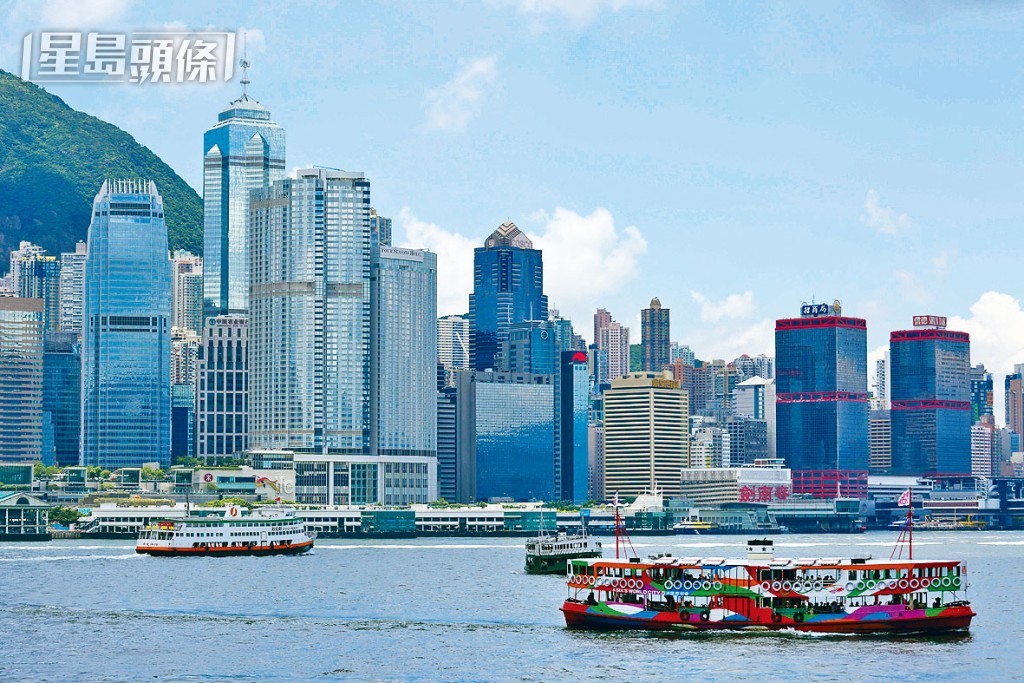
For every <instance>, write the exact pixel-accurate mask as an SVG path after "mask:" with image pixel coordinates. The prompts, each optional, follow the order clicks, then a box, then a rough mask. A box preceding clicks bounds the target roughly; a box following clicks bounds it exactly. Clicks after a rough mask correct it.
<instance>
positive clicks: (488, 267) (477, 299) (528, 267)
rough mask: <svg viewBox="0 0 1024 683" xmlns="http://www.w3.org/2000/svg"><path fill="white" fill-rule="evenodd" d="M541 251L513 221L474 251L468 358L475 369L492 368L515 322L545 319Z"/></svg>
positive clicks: (546, 303)
mask: <svg viewBox="0 0 1024 683" xmlns="http://www.w3.org/2000/svg"><path fill="white" fill-rule="evenodd" d="M547 317H548V298H547V297H546V296H545V295H544V263H543V261H542V259H541V253H540V250H538V249H534V248H533V243H532V242H531V241H530V238H528V237H527V236H526V235H525V234H523V232H522V231H520V230H519V228H517V227H516V226H515V224H514V223H511V222H508V223H503V224H502V225H501V226H500V227H499V228H498V229H497V230H495V231H494V232H493V233H491V236H490V237H488V238H487V241H486V242H484V246H483V247H477V248H476V249H475V250H474V251H473V292H472V294H470V295H469V356H470V367H471V368H473V369H475V370H487V369H493V368H496V367H497V365H496V364H495V356H496V355H497V354H498V352H499V351H500V349H501V343H502V342H503V341H505V340H506V339H507V338H508V329H509V327H510V326H511V325H513V324H514V323H521V322H524V321H527V320H547Z"/></svg>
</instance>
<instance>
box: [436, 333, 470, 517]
mask: <svg viewBox="0 0 1024 683" xmlns="http://www.w3.org/2000/svg"><path fill="white" fill-rule="evenodd" d="M437 362H438V363H439V364H440V365H441V367H442V368H443V371H444V385H445V386H452V384H453V382H454V381H455V379H454V377H455V371H457V370H468V369H469V318H467V317H466V316H464V315H446V316H444V317H443V318H438V319H437ZM442 497H443V495H442Z"/></svg>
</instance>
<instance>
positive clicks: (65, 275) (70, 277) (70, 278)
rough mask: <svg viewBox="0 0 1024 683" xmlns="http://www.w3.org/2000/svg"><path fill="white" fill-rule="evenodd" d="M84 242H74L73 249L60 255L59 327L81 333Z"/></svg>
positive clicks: (64, 330) (83, 304)
mask: <svg viewBox="0 0 1024 683" xmlns="http://www.w3.org/2000/svg"><path fill="white" fill-rule="evenodd" d="M87 255H88V249H87V248H86V244H85V242H78V243H77V244H75V251H74V252H68V253H64V254H61V255H60V329H61V331H62V332H77V333H78V334H81V333H82V311H83V310H84V308H85V302H84V301H83V299H82V293H83V292H84V290H85V259H86V256H87Z"/></svg>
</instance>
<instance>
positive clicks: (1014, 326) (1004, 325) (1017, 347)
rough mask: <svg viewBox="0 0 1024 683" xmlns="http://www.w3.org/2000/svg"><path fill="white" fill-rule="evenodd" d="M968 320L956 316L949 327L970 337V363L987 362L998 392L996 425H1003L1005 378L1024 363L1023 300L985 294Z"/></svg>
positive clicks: (1000, 293) (1007, 295)
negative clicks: (1015, 365)
mask: <svg viewBox="0 0 1024 683" xmlns="http://www.w3.org/2000/svg"><path fill="white" fill-rule="evenodd" d="M970 311H971V315H970V317H967V318H962V317H960V316H953V317H951V318H950V319H949V323H948V328H949V329H951V330H960V331H963V332H968V333H970V335H971V363H972V364H974V365H977V364H978V363H984V364H985V367H986V368H987V369H988V371H989V372H991V373H992V380H993V381H992V383H993V385H994V389H995V392H996V399H995V413H996V422H997V423H1002V422H1003V420H1004V416H1003V408H1004V404H1003V397H1002V391H1003V378H1004V377H1005V376H1006V375H1008V374H1010V373H1011V372H1013V366H1014V364H1016V363H1024V310H1022V309H1021V305H1020V301H1019V300H1018V299H1015V298H1014V297H1012V296H1010V295H1009V294H1004V293H1002V292H992V291H989V292H985V293H984V294H982V295H981V296H980V297H979V298H978V300H977V301H976V302H975V303H974V304H973V305H972V306H971V309H970Z"/></svg>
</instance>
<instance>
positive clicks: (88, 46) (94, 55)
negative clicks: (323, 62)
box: [21, 31, 235, 85]
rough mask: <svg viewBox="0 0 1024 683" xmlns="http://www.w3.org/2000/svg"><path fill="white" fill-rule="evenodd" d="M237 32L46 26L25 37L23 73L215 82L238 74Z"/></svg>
mask: <svg viewBox="0 0 1024 683" xmlns="http://www.w3.org/2000/svg"><path fill="white" fill-rule="evenodd" d="M234 58H235V34H234V33H231V32H215V31H204V32H199V33H196V32H189V31H151V32H140V33H133V34H126V33H103V32H98V31H93V32H82V31H41V32H39V34H38V35H36V34H34V33H29V34H28V35H26V36H25V38H24V41H23V42H22V53H21V77H22V78H23V79H25V80H30V81H34V82H36V83H73V82H79V83H135V84H140V85H141V84H143V83H212V82H217V81H229V80H231V77H232V76H233V75H234Z"/></svg>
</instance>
